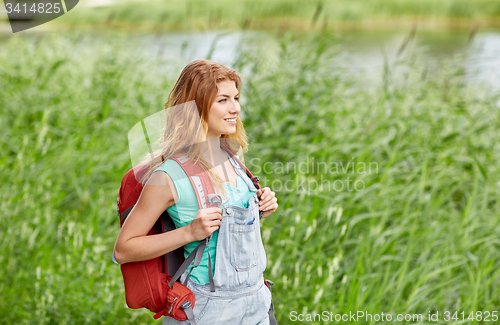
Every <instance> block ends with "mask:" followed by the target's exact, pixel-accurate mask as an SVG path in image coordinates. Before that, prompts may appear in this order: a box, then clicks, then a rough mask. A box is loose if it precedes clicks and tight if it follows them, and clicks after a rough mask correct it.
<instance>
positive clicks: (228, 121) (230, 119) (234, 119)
mask: <svg viewBox="0 0 500 325" xmlns="http://www.w3.org/2000/svg"><path fill="white" fill-rule="evenodd" d="M224 121H226V122H227V123H229V124H231V125H236V117H233V118H225V119H224Z"/></svg>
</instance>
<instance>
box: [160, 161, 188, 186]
mask: <svg viewBox="0 0 500 325" xmlns="http://www.w3.org/2000/svg"><path fill="white" fill-rule="evenodd" d="M158 170H161V171H163V172H165V173H167V174H168V175H169V176H170V178H172V180H174V181H175V180H179V179H181V178H185V177H186V173H185V172H184V170H183V169H182V168H181V166H179V164H178V163H177V162H176V161H175V160H173V159H167V160H165V161H164V162H163V163H162V164H161V165H160V166H159V167H158V168H156V169H155V170H154V171H153V173H154V172H156V171H158Z"/></svg>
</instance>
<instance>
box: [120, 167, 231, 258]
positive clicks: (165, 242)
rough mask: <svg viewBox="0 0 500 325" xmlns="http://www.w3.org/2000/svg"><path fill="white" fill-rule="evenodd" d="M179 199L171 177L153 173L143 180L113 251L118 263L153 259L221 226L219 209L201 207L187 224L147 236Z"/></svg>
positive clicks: (200, 237) (202, 236) (165, 174)
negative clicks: (138, 194) (144, 182)
mask: <svg viewBox="0 0 500 325" xmlns="http://www.w3.org/2000/svg"><path fill="white" fill-rule="evenodd" d="M177 199H178V195H177V191H176V190H175V186H174V184H173V181H172V179H171V178H170V176H168V174H167V173H161V172H156V173H153V175H152V176H151V178H150V179H149V180H148V181H147V182H146V185H145V186H144V188H143V190H142V192H141V195H140V196H139V199H138V200H137V203H136V205H135V206H134V208H133V209H132V211H131V212H130V214H129V215H128V217H127V219H126V220H125V222H124V223H123V226H122V228H121V231H120V234H119V235H118V238H117V240H116V243H115V248H114V251H113V254H114V256H115V259H116V261H117V262H118V263H120V264H123V263H128V262H136V261H144V260H148V259H152V258H155V257H158V256H161V255H164V254H166V253H168V252H171V251H173V250H175V249H177V248H179V247H181V246H184V245H185V244H187V243H190V242H192V241H195V240H201V239H203V238H205V237H207V236H208V235H210V234H211V233H212V232H214V231H215V230H217V229H218V228H219V226H220V219H221V209H218V208H206V209H200V210H199V211H198V213H197V214H196V217H195V219H194V220H193V222H191V223H190V224H189V225H187V226H185V227H181V228H178V229H174V230H172V231H168V232H165V233H163V234H157V235H151V236H148V233H149V231H150V230H151V228H152V227H153V226H154V224H155V222H156V221H157V220H158V218H159V217H160V215H161V214H162V213H163V211H165V210H166V209H168V208H169V207H171V206H172V205H173V204H174V203H175V202H176V201H177Z"/></svg>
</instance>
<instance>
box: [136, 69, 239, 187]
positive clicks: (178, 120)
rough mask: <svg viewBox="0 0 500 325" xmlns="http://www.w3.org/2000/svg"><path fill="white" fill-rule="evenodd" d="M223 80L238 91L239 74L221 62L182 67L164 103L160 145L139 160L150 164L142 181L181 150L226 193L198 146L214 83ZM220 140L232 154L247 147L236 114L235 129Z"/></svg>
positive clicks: (204, 130) (203, 134) (203, 135)
mask: <svg viewBox="0 0 500 325" xmlns="http://www.w3.org/2000/svg"><path fill="white" fill-rule="evenodd" d="M224 80H232V81H234V82H235V85H236V88H237V89H238V91H240V89H241V79H240V76H239V75H238V73H236V71H234V70H231V69H229V68H227V67H225V66H223V65H222V64H219V63H215V62H212V61H209V60H195V61H192V62H191V63H189V64H188V65H187V66H186V67H185V68H184V69H183V70H182V72H181V75H180V76H179V78H178V79H177V82H176V83H175V85H174V88H173V89H172V91H171V92H170V94H169V96H168V100H167V102H166V103H165V121H166V123H165V125H164V129H163V133H162V136H161V138H160V140H159V142H160V144H161V147H162V148H161V149H160V150H158V151H156V152H153V153H152V154H149V155H148V156H147V157H146V159H145V160H143V162H142V163H147V164H148V165H149V170H148V172H147V173H146V175H145V176H144V178H143V179H142V183H143V184H145V183H146V181H147V180H148V179H149V177H150V176H151V174H152V173H153V171H154V170H155V169H156V168H158V167H160V166H161V164H162V163H163V162H164V161H165V160H167V159H168V158H171V157H173V156H175V155H177V154H178V153H181V152H182V153H184V154H185V155H186V156H187V157H188V158H189V159H190V160H193V161H195V162H196V163H198V164H200V166H201V167H202V168H203V169H204V170H205V171H206V172H207V174H208V176H209V177H210V180H211V181H212V183H213V184H214V187H215V188H216V189H217V190H218V192H219V193H222V194H224V195H225V194H226V192H225V190H224V187H223V180H222V179H221V178H220V177H219V175H217V173H215V171H214V169H213V166H212V164H210V163H209V162H208V161H207V159H206V158H205V157H204V156H203V152H202V150H204V148H205V146H202V145H201V144H202V143H203V142H204V141H206V134H207V131H208V116H209V112H210V108H211V107H212V104H213V103H214V102H215V99H216V97H217V94H218V87H217V83H219V82H221V81H224ZM220 143H221V147H223V148H225V149H226V150H228V151H231V152H232V153H233V154H235V155H236V154H237V153H238V151H240V150H241V153H242V154H243V153H244V152H245V151H246V150H247V148H248V140H247V135H246V133H245V129H244V128H243V123H242V122H241V119H240V117H239V116H238V117H237V119H236V132H235V133H234V134H231V135H226V134H223V135H222V136H221V139H220Z"/></svg>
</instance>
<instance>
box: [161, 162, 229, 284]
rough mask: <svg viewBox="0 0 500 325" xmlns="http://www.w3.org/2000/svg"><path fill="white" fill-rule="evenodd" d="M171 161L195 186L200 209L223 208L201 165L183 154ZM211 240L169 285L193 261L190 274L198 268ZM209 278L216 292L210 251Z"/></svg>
mask: <svg viewBox="0 0 500 325" xmlns="http://www.w3.org/2000/svg"><path fill="white" fill-rule="evenodd" d="M171 159H172V160H174V161H175V162H177V163H178V164H179V166H180V167H181V168H182V170H183V171H184V172H185V173H186V175H187V177H188V178H189V181H190V182H191V185H192V186H193V189H194V191H195V193H196V199H197V200H198V206H199V207H200V209H205V208H207V207H211V206H217V207H219V208H220V207H221V204H222V198H221V196H220V195H217V194H216V193H215V188H214V185H213V184H212V181H211V180H210V178H209V177H208V175H207V173H206V172H205V170H203V168H202V167H201V166H200V165H199V164H196V163H194V162H193V161H191V160H189V159H188V157H187V156H185V155H183V154H178V155H176V156H174V157H172V158H171ZM211 239H212V235H210V236H208V237H207V238H205V240H202V241H201V242H200V244H199V245H198V246H197V247H196V248H195V249H194V250H193V251H192V252H191V254H190V255H189V256H188V257H187V258H186V260H185V261H184V263H182V265H181V266H180V267H179V268H178V270H177V272H176V273H175V274H174V276H173V277H172V279H171V281H170V283H169V285H170V286H171V287H172V286H173V284H174V282H175V281H177V279H179V278H180V277H181V275H182V274H183V273H184V271H185V270H187V268H188V267H189V265H190V264H191V262H192V261H194V264H193V267H192V268H191V270H190V271H189V274H190V273H191V271H192V270H193V268H195V267H197V266H198V265H199V264H200V262H201V258H202V256H203V252H204V251H205V249H206V248H208V247H209V244H210V240H211ZM189 274H188V276H187V277H186V279H185V281H187V279H188V278H189ZM208 278H209V284H210V291H212V292H215V283H214V280H213V274H212V259H211V257H210V250H208Z"/></svg>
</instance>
